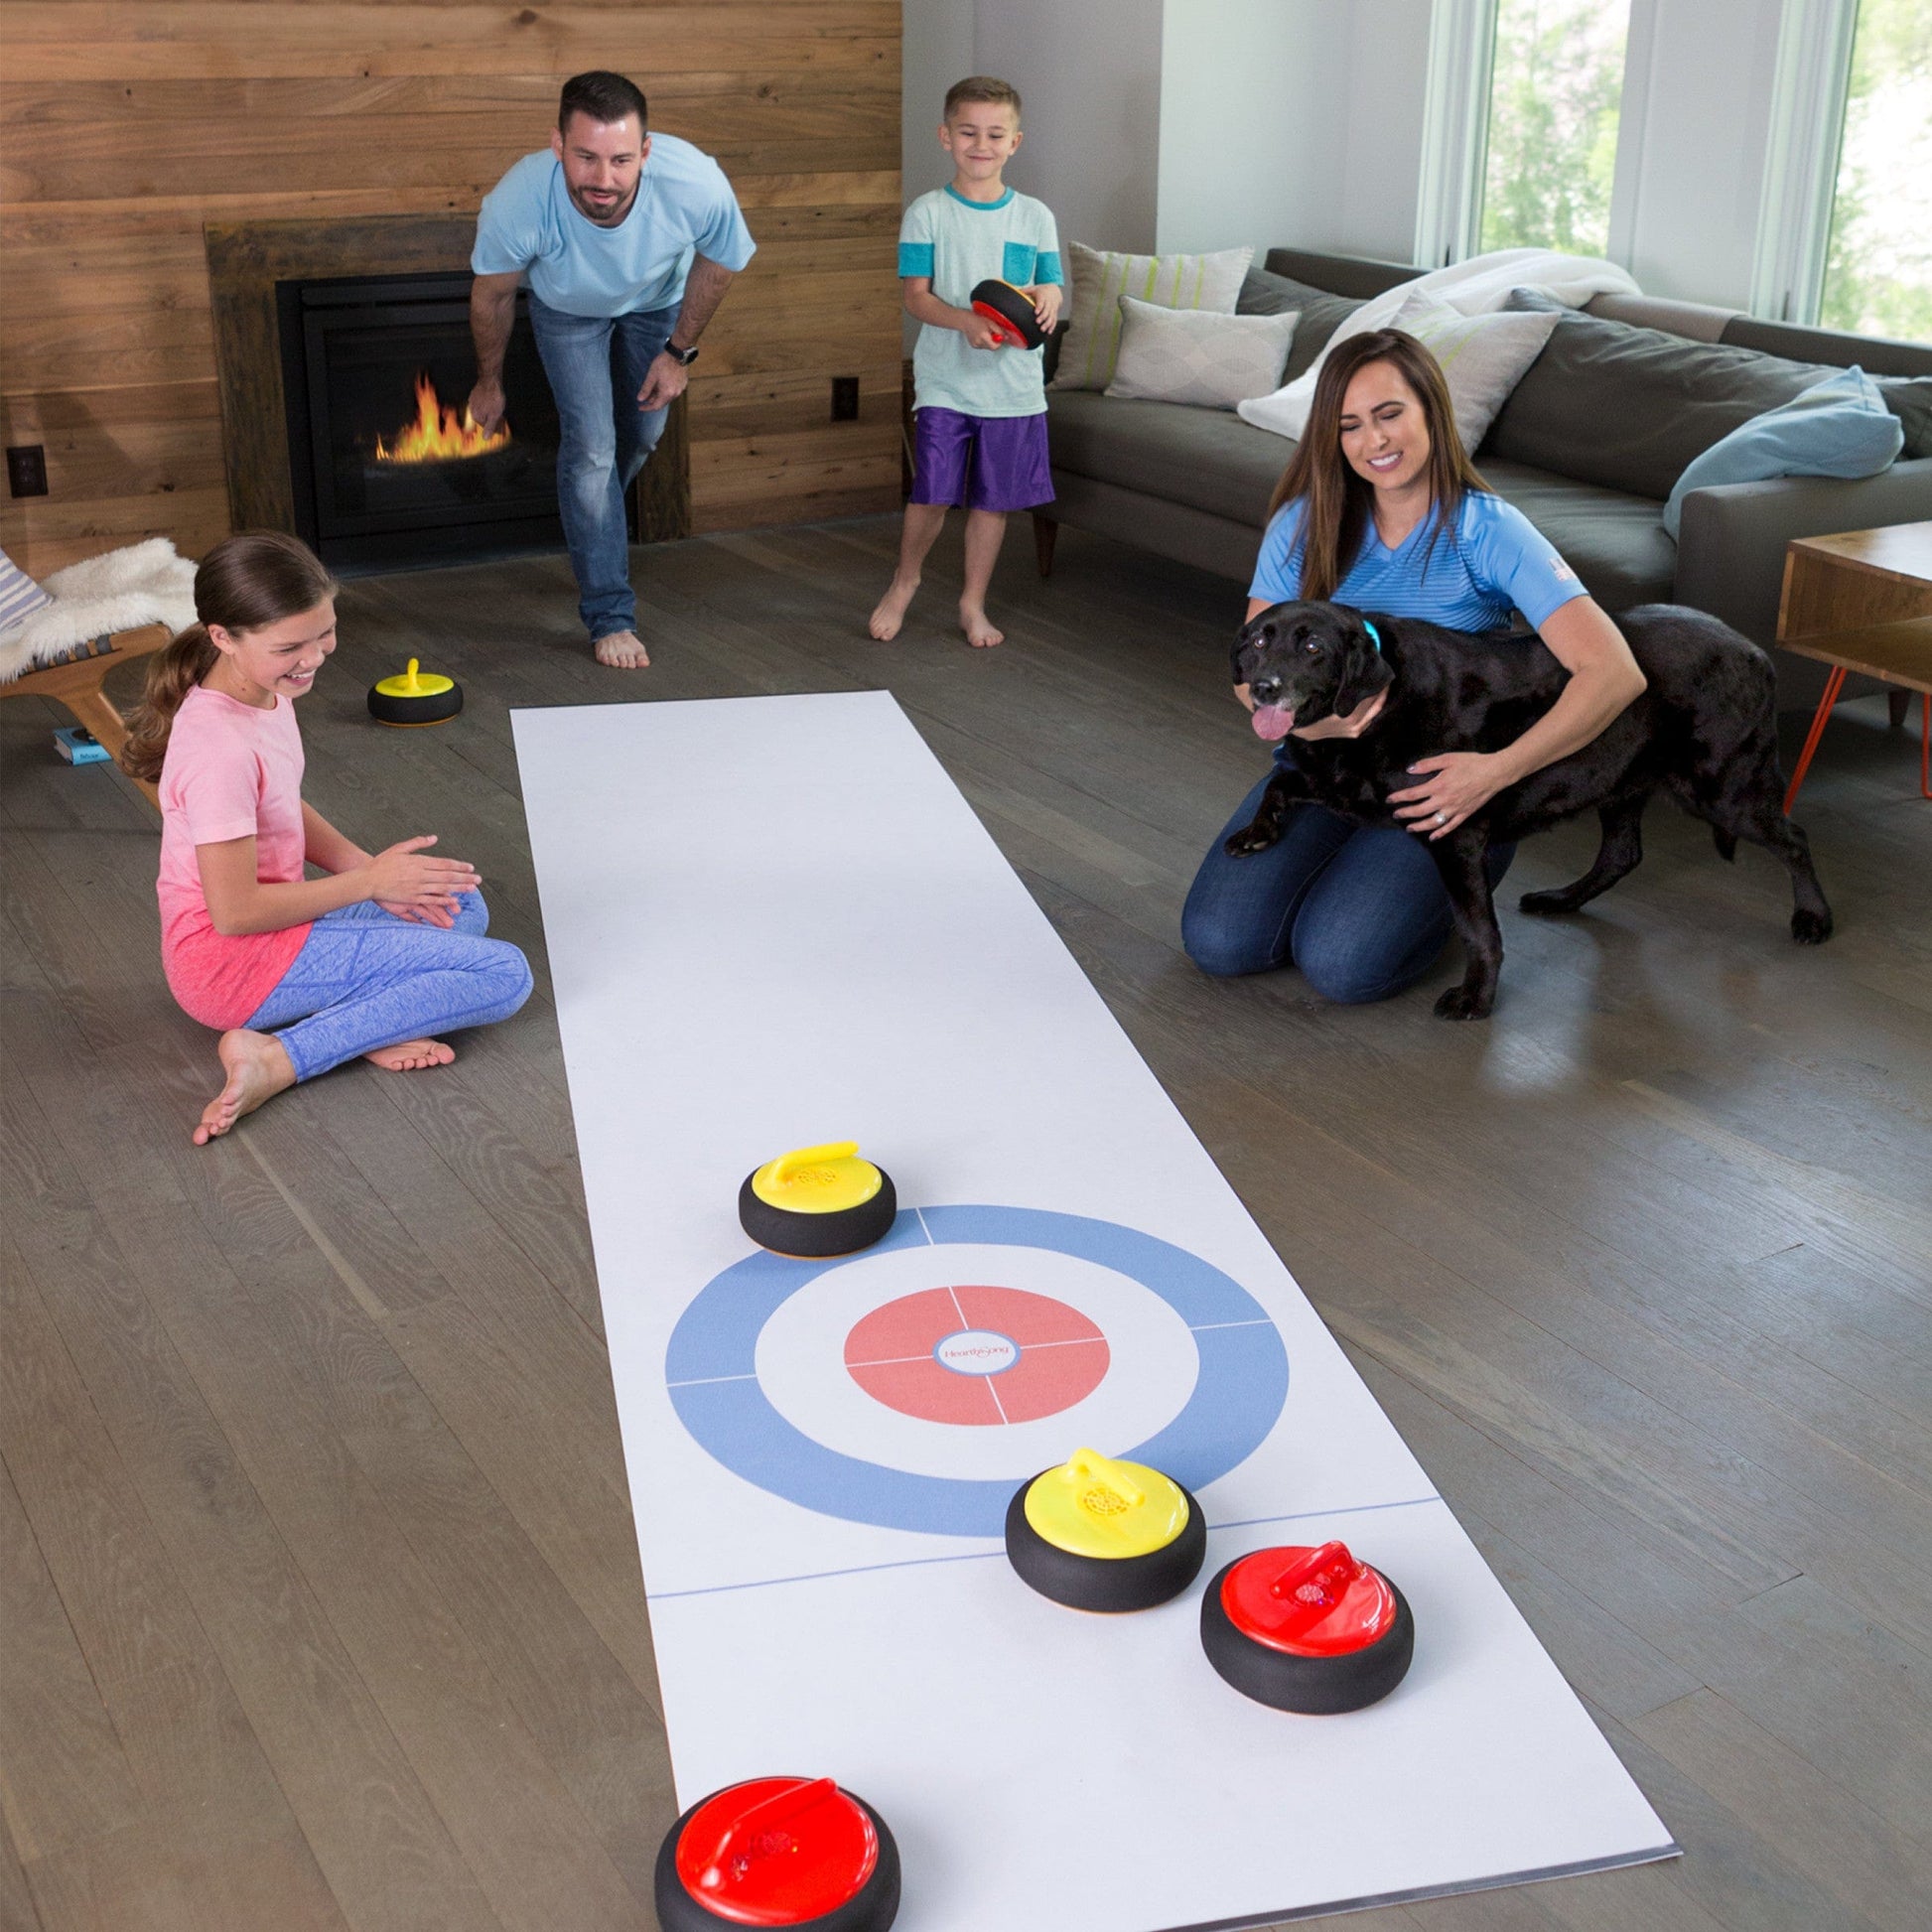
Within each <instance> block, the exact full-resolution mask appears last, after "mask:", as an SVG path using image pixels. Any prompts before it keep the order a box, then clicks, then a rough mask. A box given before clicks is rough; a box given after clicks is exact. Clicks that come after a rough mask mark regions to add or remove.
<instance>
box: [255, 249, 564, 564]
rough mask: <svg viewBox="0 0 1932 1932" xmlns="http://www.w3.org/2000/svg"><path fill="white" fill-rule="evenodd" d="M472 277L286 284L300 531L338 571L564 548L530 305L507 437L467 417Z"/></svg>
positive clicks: (509, 364)
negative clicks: (479, 426)
mask: <svg viewBox="0 0 1932 1932" xmlns="http://www.w3.org/2000/svg"><path fill="white" fill-rule="evenodd" d="M470 282H471V278H470V276H469V275H468V274H467V273H458V274H434V275H421V274H413V275H375V276H363V277H358V278H346V277H330V278H321V279H311V280H301V281H281V282H277V283H276V285H275V305H276V320H277V333H278V336H279V339H280V345H281V359H282V393H283V400H284V405H285V408H286V411H287V416H288V449H289V477H290V483H291V484H292V485H293V492H294V511H295V526H296V532H297V534H298V535H299V536H301V537H303V538H304V539H305V540H306V541H307V542H308V543H309V544H310V545H311V546H312V547H313V548H314V549H315V551H316V552H317V554H318V555H320V556H321V558H322V559H323V561H324V562H325V563H327V564H329V565H331V566H332V567H335V568H347V569H351V570H352V569H356V568H363V569H394V568H398V567H407V566H410V565H421V564H437V563H450V562H457V561H460V560H463V559H469V558H476V557H481V556H492V555H502V554H506V553H509V552H513V551H519V550H533V549H557V548H559V547H561V545H562V543H563V526H562V524H561V523H560V522H559V520H558V516H557V410H556V405H555V403H554V402H553V401H552V400H551V395H550V387H549V384H548V383H547V382H546V381H545V379H544V374H543V367H542V364H541V362H540V361H539V360H538V358H537V349H536V342H535V339H534V338H533V337H532V335H531V333H530V323H529V317H528V313H527V298H526V297H522V296H519V297H518V300H517V314H516V324H515V328H514V330H513V332H512V334H511V337H510V343H509V349H508V352H507V353H506V354H505V356H504V358H503V395H504V412H503V422H502V425H501V427H500V428H499V429H498V430H497V431H496V432H495V433H494V434H492V435H490V436H487V437H485V436H484V435H483V433H482V432H481V431H480V430H478V429H477V428H476V427H475V425H473V424H471V423H469V421H468V412H467V410H466V408H465V402H466V399H467V398H468V396H469V393H470V385H471V383H472V381H473V380H474V378H475V374H476V356H475V351H474V349H473V348H472V346H471V342H470Z"/></svg>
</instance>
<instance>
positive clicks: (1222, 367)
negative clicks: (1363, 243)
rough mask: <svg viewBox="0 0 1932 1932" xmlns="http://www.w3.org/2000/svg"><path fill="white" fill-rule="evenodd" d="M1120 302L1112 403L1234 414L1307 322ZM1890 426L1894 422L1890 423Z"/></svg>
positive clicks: (1276, 376)
mask: <svg viewBox="0 0 1932 1932" xmlns="http://www.w3.org/2000/svg"><path fill="white" fill-rule="evenodd" d="M1119 300H1120V317H1121V326H1120V354H1119V357H1118V358H1117V359H1116V361H1115V363H1114V379H1113V380H1112V381H1111V382H1110V383H1108V384H1107V388H1106V392H1105V393H1106V394H1108V395H1110V396H1125V397H1138V398H1140V399H1142V400H1144V401H1148V402H1185V403H1192V404H1193V405H1194V406H1195V407H1196V408H1201V409H1232V408H1233V407H1234V405H1235V404H1236V403H1238V402H1246V401H1247V399H1248V398H1249V397H1250V396H1265V395H1267V394H1268V393H1269V392H1270V391H1271V390H1272V389H1273V388H1274V387H1275V385H1276V384H1277V383H1278V382H1280V381H1281V379H1282V364H1283V363H1284V362H1285V361H1287V359H1288V351H1289V345H1291V344H1292V343H1293V341H1294V339H1295V325H1296V324H1297V323H1298V322H1299V321H1300V320H1301V317H1300V316H1299V315H1298V314H1297V313H1296V312H1295V311H1294V310H1292V309H1291V310H1290V311H1289V312H1288V314H1287V315H1285V316H1238V315H1237V316H1222V315H1215V314H1213V313H1211V312H1210V311H1207V310H1202V309H1164V308H1162V307H1161V306H1160V305H1159V304H1158V303H1153V302H1136V301H1135V300H1134V298H1133V297H1132V296H1131V295H1123V296H1121V297H1120V298H1119ZM1887 420H1889V419H1887Z"/></svg>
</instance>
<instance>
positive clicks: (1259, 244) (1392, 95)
mask: <svg viewBox="0 0 1932 1932" xmlns="http://www.w3.org/2000/svg"><path fill="white" fill-rule="evenodd" d="M1634 3H1635V4H1636V5H1637V6H1639V7H1648V8H1649V9H1650V12H1651V18H1652V32H1653V39H1652V53H1651V59H1650V62H1649V69H1648V74H1647V76H1645V77H1644V80H1643V84H1642V85H1641V87H1640V88H1639V90H1638V92H1639V94H1640V96H1641V97H1640V98H1639V97H1638V96H1637V95H1633V97H1632V98H1631V99H1629V100H1628V101H1626V104H1625V111H1626V113H1633V112H1638V111H1641V112H1642V113H1643V116H1644V130H1643V132H1644V138H1643V146H1642V151H1641V156H1640V165H1639V166H1638V169H1637V171H1636V175H1635V183H1634V192H1635V203H1634V207H1633V208H1632V211H1631V212H1632V219H1631V222H1630V226H1629V233H1630V235H1631V260H1630V267H1631V270H1632V272H1633V273H1634V274H1635V276H1636V277H1637V280H1638V281H1639V282H1640V283H1641V284H1642V285H1643V287H1644V288H1645V289H1646V290H1648V291H1650V292H1651V293H1652V294H1656V295H1668V296H1676V297H1680V298H1682V299H1685V300H1688V301H1703V302H1717V303H1723V304H1728V305H1734V306H1738V307H1741V306H1742V305H1743V304H1744V302H1745V301H1746V299H1747V298H1748V295H1749V290H1750V276H1751V255H1752V250H1753V247H1754V238H1755V232H1756V226H1757V217H1758V205H1759V201H1760V198H1761V195H1762V186H1763V174H1764V151H1765V143H1766V139H1767V134H1768V126H1769V112H1770V96H1771V85H1772V77H1773V72H1774V69H1775V66H1776V58H1777V40H1778V23H1779V17H1780V14H1781V11H1782V8H1783V5H1784V0H1634ZM1431 10H1432V0H904V13H905V67H904V81H905V142H904V147H905V193H906V196H907V198H908V199H909V198H910V197H911V196H913V195H915V194H919V193H922V192H923V191H924V190H925V189H927V188H933V187H937V186H938V185H939V184H940V183H941V182H943V181H944V180H945V179H946V168H945V162H944V158H943V156H941V155H940V153H939V151H938V149H937V145H936V143H934V141H933V139H932V128H933V126H934V125H935V124H936V123H937V120H938V117H939V105H940V101H941V99H942V97H943V95H944V93H945V90H946V87H947V85H948V84H949V83H950V82H951V81H953V80H956V79H958V78H959V77H960V76H961V75H962V74H966V73H972V72H982V73H998V74H1003V75H1005V77H1006V78H1007V79H1009V80H1011V81H1012V82H1013V83H1014V84H1015V86H1017V87H1018V88H1019V89H1020V91H1021V93H1022V94H1023V95H1025V96H1026V102H1027V107H1026V125H1027V146H1026V148H1025V149H1024V150H1023V152H1022V153H1021V155H1020V157H1019V159H1018V160H1017V161H1016V162H1015V164H1014V168H1013V180H1014V182H1015V184H1016V186H1018V187H1020V188H1022V189H1024V190H1025V191H1026V192H1027V193H1029V194H1032V195H1037V196H1038V197H1039V198H1040V199H1041V200H1042V201H1044V202H1045V203H1046V204H1047V205H1048V206H1049V207H1051V208H1052V209H1053V211H1054V213H1055V214H1056V215H1057V216H1058V217H1059V222H1060V234H1061V238H1062V239H1063V240H1068V239H1071V240H1079V241H1084V242H1087V243H1088V244H1090V245H1091V246H1094V247H1101V248H1131V249H1151V248H1154V247H1156V246H1158V247H1160V248H1162V249H1164V250H1165V249H1198V248H1217V247H1227V246H1230V245H1234V244H1238V243H1240V242H1243V241H1251V242H1253V243H1254V244H1255V246H1256V248H1257V249H1266V248H1267V247H1269V246H1271V245H1274V244H1281V243H1292V244H1299V245H1302V246H1306V247H1313V248H1332V249H1336V250H1339V251H1343V252H1347V253H1352V254H1362V255H1379V256H1384V257H1387V258H1390V259H1393V260H1397V261H1408V260H1410V259H1411V258H1412V256H1413V252H1414V241H1415V220H1416V207H1417V184H1418V179H1419V174H1420V167H1421V140H1422V118H1423V101H1424V94H1425V84H1426V78H1427V68H1428V54H1429V21H1430V14H1431Z"/></svg>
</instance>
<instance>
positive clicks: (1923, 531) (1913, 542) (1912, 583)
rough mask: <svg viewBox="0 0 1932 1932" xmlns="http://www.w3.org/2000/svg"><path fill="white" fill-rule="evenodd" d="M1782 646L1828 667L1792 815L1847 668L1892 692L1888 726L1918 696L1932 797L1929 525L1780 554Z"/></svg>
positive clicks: (1922, 775)
mask: <svg viewBox="0 0 1932 1932" xmlns="http://www.w3.org/2000/svg"><path fill="white" fill-rule="evenodd" d="M1778 642H1779V644H1780V645H1782V646H1783V648H1784V649H1786V650H1790V651H1796V652H1797V653H1798V655H1799V656H1800V657H1812V658H1816V659H1817V660H1818V661H1819V662H1820V663H1822V664H1829V665H1830V666H1831V667H1832V674H1831V676H1830V677H1829V678H1827V679H1826V680H1825V695H1824V696H1823V697H1822V698H1820V699H1819V701H1818V710H1817V712H1816V713H1815V714H1814V715H1813V717H1812V721H1811V730H1810V732H1809V733H1808V734H1807V735H1806V738H1805V747H1804V750H1803V751H1802V752H1800V753H1799V754H1798V763H1797V766H1796V768H1795V769H1794V770H1793V771H1792V773H1791V785H1790V789H1789V790H1787V791H1786V792H1785V794H1784V809H1785V813H1786V815H1787V816H1788V815H1789V814H1790V811H1791V807H1792V805H1793V803H1794V802H1795V801H1796V799H1797V796H1798V787H1799V786H1800V785H1802V784H1803V783H1804V781H1805V773H1806V771H1808V770H1809V769H1810V768H1811V759H1812V754H1813V753H1814V752H1816V751H1817V750H1818V741H1819V740H1820V739H1821V738H1823V737H1824V735H1825V724H1826V721H1827V720H1828V719H1829V718H1830V717H1831V715H1832V707H1833V705H1835V704H1836V703H1837V702H1838V694H1839V692H1840V691H1842V690H1843V689H1844V687H1845V677H1846V673H1847V672H1848V671H1857V672H1859V673H1860V674H1861V675H1863V676H1864V677H1874V678H1876V679H1878V680H1879V682H1880V683H1882V684H1887V685H1890V686H1891V687H1892V691H1891V698H1892V722H1893V723H1894V724H1898V723H1902V722H1903V719H1904V707H1905V706H1906V705H1907V704H1909V703H1910V702H1911V695H1910V694H1911V693H1912V692H1914V691H1916V692H1917V693H1918V694H1919V714H1920V716H1919V767H1918V772H1919V775H1918V784H1919V790H1920V792H1921V793H1922V794H1923V795H1924V796H1925V797H1927V798H1932V522H1927V523H1899V524H1894V525H1893V526H1892V527H1891V528H1889V529H1883V530H1852V531H1848V532H1846V533H1845V534H1844V535H1842V536H1826V537H1797V538H1794V539H1793V540H1792V543H1791V546H1790V548H1789V549H1788V550H1787V551H1786V552H1785V557H1784V592H1783V596H1782V597H1781V599H1780V601H1779V604H1778Z"/></svg>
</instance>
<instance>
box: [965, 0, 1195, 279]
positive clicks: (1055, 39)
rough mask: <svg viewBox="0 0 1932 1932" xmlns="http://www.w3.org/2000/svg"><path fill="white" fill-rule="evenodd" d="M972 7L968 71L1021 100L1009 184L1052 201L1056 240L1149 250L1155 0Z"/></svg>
mask: <svg viewBox="0 0 1932 1932" xmlns="http://www.w3.org/2000/svg"><path fill="white" fill-rule="evenodd" d="M973 13H974V19H975V36H974V43H975V45H974V60H975V62H976V63H977V67H978V70H979V71H980V72H981V73H997V74H999V75H1000V76H1001V78H1002V79H1005V80H1011V81H1012V82H1013V84H1014V85H1015V86H1016V87H1018V88H1019V89H1020V92H1021V95H1022V97H1023V98H1024V99H1025V101H1026V110H1025V114H1024V116H1023V119H1024V124H1025V126H1026V130H1027V145H1026V146H1025V147H1024V148H1023V149H1022V150H1021V152H1020V154H1019V156H1018V157H1017V158H1016V159H1015V161H1014V165H1013V167H1012V169H1011V171H1010V179H1011V180H1012V181H1013V183H1014V186H1015V187H1017V188H1019V189H1021V190H1023V191H1024V192H1025V193H1026V194H1029V195H1036V196H1037V197H1038V198H1039V199H1040V200H1041V201H1042V202H1044V203H1045V204H1046V206H1047V207H1050V208H1051V209H1052V210H1053V213H1054V216H1055V217H1056V218H1057V220H1058V222H1059V228H1060V239H1061V241H1062V242H1066V241H1069V240H1078V241H1084V242H1086V243H1087V244H1088V246H1089V247H1093V248H1125V249H1130V250H1134V251H1137V252H1144V251H1145V250H1147V249H1150V248H1152V247H1153V246H1154V233H1155V209H1156V197H1157V194H1158V191H1159V182H1160V152H1161V17H1162V0H977V4H976V5H975V6H974V8H973ZM933 118H934V119H936V118H937V115H936V114H935V115H934V117H933Z"/></svg>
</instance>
